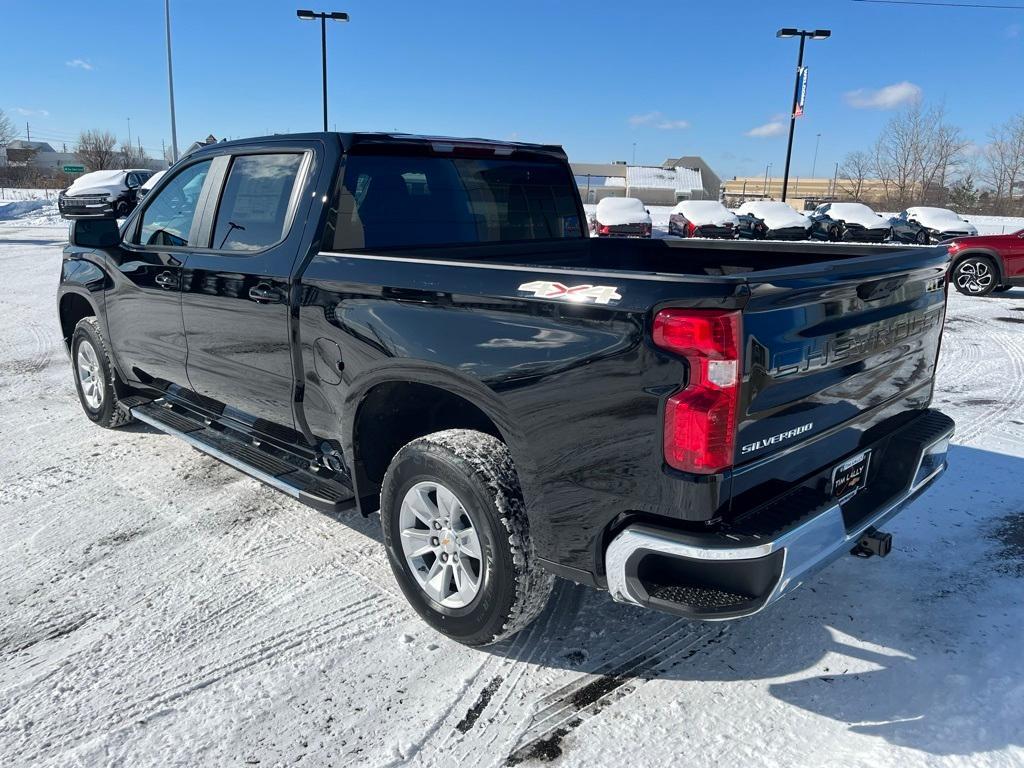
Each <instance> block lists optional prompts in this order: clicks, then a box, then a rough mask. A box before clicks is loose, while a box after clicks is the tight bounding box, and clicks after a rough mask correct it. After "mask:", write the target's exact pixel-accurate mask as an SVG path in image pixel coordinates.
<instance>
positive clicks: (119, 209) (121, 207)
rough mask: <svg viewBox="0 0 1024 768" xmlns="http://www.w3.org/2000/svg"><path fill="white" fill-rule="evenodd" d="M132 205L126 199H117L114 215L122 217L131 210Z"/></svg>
mask: <svg viewBox="0 0 1024 768" xmlns="http://www.w3.org/2000/svg"><path fill="white" fill-rule="evenodd" d="M134 207H135V206H133V205H132V204H131V203H129V202H128V201H127V200H118V201H117V204H116V205H115V206H114V215H116V216H117V218H119V219H123V218H124V217H125V216H127V215H128V214H129V213H131V212H132V208H134Z"/></svg>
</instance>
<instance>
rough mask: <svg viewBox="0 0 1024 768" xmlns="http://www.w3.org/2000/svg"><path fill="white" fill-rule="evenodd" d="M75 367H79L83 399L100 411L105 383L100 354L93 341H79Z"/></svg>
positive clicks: (90, 406)
mask: <svg viewBox="0 0 1024 768" xmlns="http://www.w3.org/2000/svg"><path fill="white" fill-rule="evenodd" d="M75 367H76V368H77V369H78V383H79V384H80V385H81V387H82V399H84V400H85V404H86V405H88V406H89V408H91V409H92V410H94V411H98V410H99V409H100V406H102V405H103V393H104V386H105V384H104V381H103V379H104V376H103V368H102V366H101V365H100V359H99V355H97V354H96V348H95V347H93V345H92V343H91V342H89V341H84V340H83V341H82V342H80V343H79V345H78V353H77V354H76V356H75Z"/></svg>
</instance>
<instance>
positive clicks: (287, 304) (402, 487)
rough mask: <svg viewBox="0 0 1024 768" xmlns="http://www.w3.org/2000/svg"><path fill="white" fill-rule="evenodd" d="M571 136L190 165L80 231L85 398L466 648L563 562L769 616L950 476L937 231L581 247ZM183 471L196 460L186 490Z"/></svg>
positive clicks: (370, 143) (382, 146) (701, 606)
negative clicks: (374, 518)
mask: <svg viewBox="0 0 1024 768" xmlns="http://www.w3.org/2000/svg"><path fill="white" fill-rule="evenodd" d="M585 222H586V219H585V215H584V211H583V207H582V205H581V202H580V198H579V194H578V191H577V189H576V187H575V184H574V182H573V178H572V175H571V172H570V169H569V165H568V163H567V161H566V157H565V154H564V153H563V151H562V150H561V149H560V148H559V147H555V146H547V145H530V144H522V143H509V142H493V141H484V140H479V139H450V138H432V137H420V136H408V135H398V134H355V133H350V134H346V133H317V134H303V135H289V136H274V137H268V138H262V139H252V140H245V141H236V142H227V143H221V144H216V145H213V146H210V147H208V148H204V149H200V150H199V151H198V152H196V153H194V154H192V155H190V156H188V157H187V158H185V159H183V160H182V161H180V162H179V163H178V164H177V165H175V166H174V167H173V168H172V169H170V170H169V171H168V172H167V174H166V175H165V176H164V177H163V178H162V179H161V180H160V182H159V183H158V184H157V185H156V186H155V188H154V189H153V191H152V192H151V193H150V194H149V195H148V196H147V197H146V198H145V200H144V201H143V203H142V204H141V205H140V206H139V208H138V209H137V210H136V211H135V212H133V213H132V215H130V216H129V217H128V218H127V220H125V221H124V223H123V224H122V225H121V226H120V227H118V225H117V223H116V222H115V221H113V220H111V219H107V218H78V219H74V220H73V221H72V223H71V226H70V235H69V241H70V244H69V245H68V246H67V247H66V248H65V250H64V259H63V266H62V270H61V278H60V287H59V291H58V308H59V313H60V323H61V326H62V328H63V335H64V338H65V341H66V343H67V346H68V351H69V353H70V356H71V360H72V365H73V368H74V372H75V384H76V387H77V389H78V393H79V395H80V398H81V402H82V406H83V408H84V410H85V412H86V414H87V415H88V416H89V418H90V419H92V420H93V421H94V422H96V423H97V424H99V425H101V426H105V427H115V426H118V425H121V424H124V423H126V422H127V421H130V420H132V419H137V420H139V421H142V422H146V423H147V424H150V425H152V426H153V427H155V428H157V429H159V430H162V431H164V432H167V433H170V434H172V435H175V436H177V437H179V438H181V439H182V440H185V441H186V442H188V443H189V444H191V445H192V446H194V447H196V448H198V449H199V450H201V451H205V452H206V453H208V454H210V455H212V456H214V457H216V458H217V459H220V460H221V461H224V462H226V463H228V464H230V465H232V466H234V467H237V468H238V469H240V470H242V471H243V472H246V473H248V474H250V475H252V476H253V477H255V478H257V479H259V480H261V481H263V482H264V483H266V484H268V485H271V486H273V487H275V488H278V489H280V490H281V491H284V492H285V493H288V494H291V495H292V496H294V497H296V498H298V499H300V500H302V501H304V502H306V503H308V504H311V505H313V506H314V507H317V508H320V509H322V510H325V511H328V512H337V511H341V510H346V509H350V508H357V509H359V510H360V511H361V512H362V513H363V514H372V513H374V512H376V511H377V510H378V509H379V510H380V514H381V522H382V526H383V532H384V540H385V543H386V547H387V553H388V557H389V560H390V562H391V566H392V568H393V570H394V573H395V576H396V578H397V580H398V582H399V584H400V585H401V587H402V590H403V591H404V593H405V595H406V597H407V598H408V599H409V601H410V603H411V604H412V605H413V607H414V608H415V609H416V610H417V611H418V612H419V613H420V614H421V615H422V616H423V618H424V619H425V620H426V621H428V622H429V623H430V624H431V625H432V626H433V627H435V628H437V629H438V630H440V631H441V632H443V633H445V634H447V635H449V636H450V637H453V638H455V639H456V640H458V641H460V642H463V643H467V644H472V645H479V644H484V643H489V642H493V641H496V640H499V639H501V638H504V637H507V636H509V635H511V634H512V633H515V632H517V631H518V630H520V629H522V628H523V627H524V626H526V625H527V624H528V623H529V622H530V621H531V620H532V619H533V618H535V617H536V616H537V615H538V613H539V612H540V611H541V610H542V608H543V606H544V604H545V601H546V599H547V596H548V594H549V591H550V589H551V585H552V583H553V580H554V577H555V576H561V577H565V578H568V579H573V580H575V581H577V582H582V583H585V584H589V585H593V586H595V587H598V588H603V589H607V590H609V592H610V593H611V595H612V596H613V597H614V598H615V599H616V600H619V601H622V602H627V603H632V604H637V605H642V606H649V607H652V608H657V609H659V610H664V611H669V612H672V613H675V614H678V615H682V616H686V617H691V618H696V619H728V618H737V617H742V616H748V615H750V614H753V613H756V612H757V611H759V610H761V609H762V608H764V607H765V606H766V605H768V604H769V603H772V602H773V601H775V600H777V599H778V598H779V597H781V596H782V595H784V594H786V593H788V592H789V591H790V590H792V589H793V588H794V587H796V586H797V585H798V584H800V583H801V582H802V581H803V580H805V579H806V578H807V577H808V576H809V575H810V574H811V573H812V572H813V571H814V570H815V569H816V568H818V567H820V566H822V565H824V564H826V563H827V562H829V561H830V560H832V559H834V558H835V557H838V556H839V555H841V554H845V553H848V552H853V553H855V554H860V555H871V554H882V555H884V554H886V553H887V552H888V549H889V546H890V539H889V537H888V535H886V534H883V533H882V532H880V531H878V530H877V529H878V528H879V527H880V526H881V525H882V524H883V523H884V522H885V521H887V520H888V519H889V518H891V517H892V516H893V515H895V514H896V513H897V512H899V511H900V510H901V509H903V508H904V507H905V506H906V505H907V503H908V502H910V501H911V500H913V499H914V498H915V497H916V496H917V495H918V494H920V493H921V492H922V491H923V490H924V489H925V488H926V487H927V486H928V485H929V484H930V483H932V482H933V481H934V480H935V479H936V478H937V477H938V476H939V475H940V474H941V473H942V472H943V471H944V469H945V467H946V450H947V446H948V443H949V439H950V436H951V435H952V432H953V422H952V421H951V420H950V419H949V418H948V417H946V416H944V415H942V414H941V413H938V412H937V411H934V410H931V409H930V408H929V404H930V402H931V397H932V387H933V381H934V375H935V368H936V358H937V356H938V352H939V344H940V340H941V336H942V327H943V320H944V313H945V305H946V291H947V281H946V268H947V264H948V256H947V253H946V249H945V248H941V247H940V248H916V247H902V246H861V245H845V244H824V243H796V244H788V243H760V242H735V241H731V242H715V241H700V240H676V241H672V240H653V241H644V240H616V239H604V238H602V239H597V238H589V237H588V236H587V232H586V226H585ZM183 482H184V480H183Z"/></svg>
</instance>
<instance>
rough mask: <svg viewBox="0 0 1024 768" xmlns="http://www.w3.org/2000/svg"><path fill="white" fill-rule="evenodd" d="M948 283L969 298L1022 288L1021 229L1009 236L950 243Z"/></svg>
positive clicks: (1023, 243) (1023, 248)
mask: <svg viewBox="0 0 1024 768" xmlns="http://www.w3.org/2000/svg"><path fill="white" fill-rule="evenodd" d="M949 255H950V257H951V258H952V261H953V266H952V267H951V269H950V278H949V279H950V281H951V282H952V283H953V286H954V287H955V288H956V289H957V290H958V291H960V293H965V294H967V295H968V296H987V295H988V294H990V293H992V292H993V291H1008V290H1010V288H1013V287H1014V286H1024V229H1022V230H1020V231H1019V232H1013V233H1011V234H1008V235H978V236H977V237H959V238H957V239H956V240H953V241H952V242H951V243H949Z"/></svg>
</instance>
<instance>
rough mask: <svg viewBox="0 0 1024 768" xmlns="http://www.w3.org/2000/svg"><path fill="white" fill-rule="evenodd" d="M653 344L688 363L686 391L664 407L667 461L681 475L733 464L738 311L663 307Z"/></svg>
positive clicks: (718, 469) (656, 321) (712, 470)
mask: <svg viewBox="0 0 1024 768" xmlns="http://www.w3.org/2000/svg"><path fill="white" fill-rule="evenodd" d="M653 336H654V343H655V344H656V345H657V346H659V347H661V348H662V349H666V350H668V351H670V352H674V353H676V354H678V355H682V356H683V357H685V358H686V361H687V362H688V363H689V364H690V377H689V381H687V382H686V387H685V388H683V389H682V390H680V391H679V392H677V393H676V394H674V395H672V396H671V397H670V398H669V399H668V402H667V403H666V405H665V461H666V463H667V464H668V465H669V466H671V467H675V468H676V469H681V470H683V471H684V472H697V473H700V474H712V473H715V472H720V471H721V470H723V469H725V468H726V467H730V466H732V464H733V454H734V453H735V444H736V411H737V404H738V401H739V384H740V359H739V351H740V313H739V312H730V311H726V310H719V309H664V310H662V311H661V312H659V313H658V314H657V315H656V316H655V318H654V333H653Z"/></svg>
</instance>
